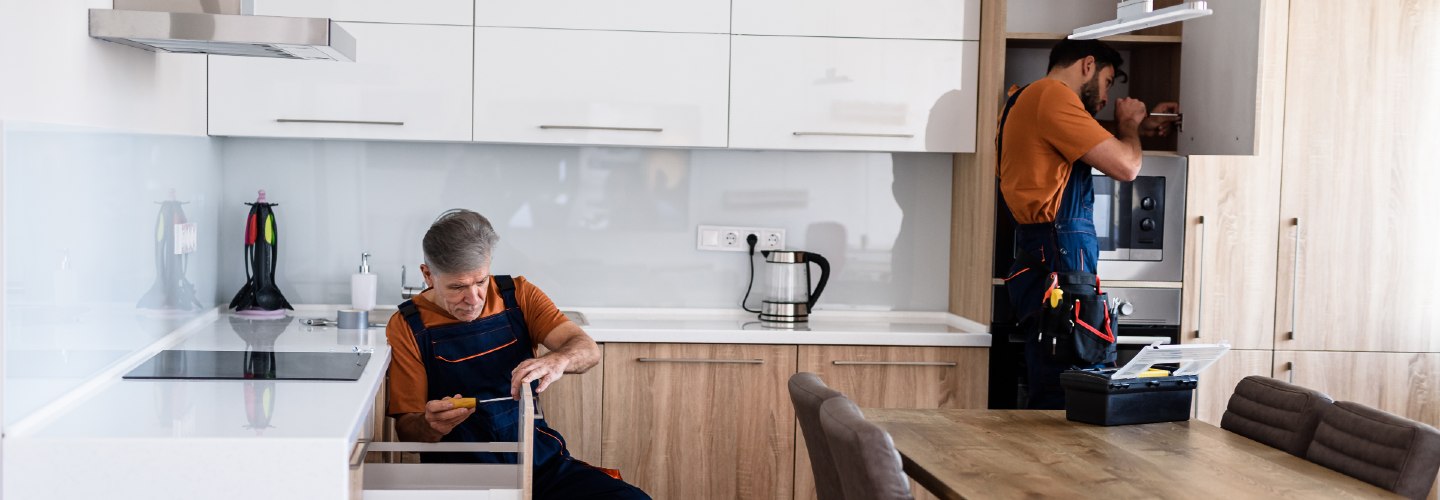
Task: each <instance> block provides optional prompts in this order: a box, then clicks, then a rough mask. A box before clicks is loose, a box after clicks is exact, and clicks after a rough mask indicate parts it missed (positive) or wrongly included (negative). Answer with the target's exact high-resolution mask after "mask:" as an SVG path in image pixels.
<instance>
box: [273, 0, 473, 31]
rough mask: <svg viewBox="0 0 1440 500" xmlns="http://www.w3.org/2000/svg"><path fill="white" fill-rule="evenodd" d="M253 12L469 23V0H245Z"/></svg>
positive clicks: (340, 18) (367, 20)
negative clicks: (248, 2)
mask: <svg viewBox="0 0 1440 500" xmlns="http://www.w3.org/2000/svg"><path fill="white" fill-rule="evenodd" d="M249 1H252V2H254V5H255V11H254V12H255V15H259V16H295V17H328V18H331V19H334V20H336V21H357V22H372V23H398V24H450V25H457V26H470V24H471V22H472V21H474V20H475V11H474V9H475V4H474V1H473V0H406V1H404V2H398V1H395V0H249Z"/></svg>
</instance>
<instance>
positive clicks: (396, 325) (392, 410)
mask: <svg viewBox="0 0 1440 500" xmlns="http://www.w3.org/2000/svg"><path fill="white" fill-rule="evenodd" d="M385 341H386V342H388V343H389V344H390V370H389V372H388V373H387V374H386V376H387V377H389V382H388V383H387V387H388V388H389V394H388V400H389V402H388V403H387V405H386V408H385V413H387V414H389V415H391V416H395V415H399V414H401V413H424V412H425V402H426V401H427V399H426V398H427V397H428V394H429V392H428V390H427V387H428V385H427V384H428V381H427V380H426V379H425V363H424V362H423V361H421V360H420V349H419V348H418V347H416V345H415V335H414V334H413V333H411V331H410V325H409V324H408V323H406V322H405V318H404V317H403V316H401V315H400V313H398V312H397V313H395V314H392V315H390V322H389V323H387V324H386V325H385Z"/></svg>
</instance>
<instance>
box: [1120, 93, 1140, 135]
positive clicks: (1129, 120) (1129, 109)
mask: <svg viewBox="0 0 1440 500" xmlns="http://www.w3.org/2000/svg"><path fill="white" fill-rule="evenodd" d="M1146 114H1147V113H1146V112H1145V103H1143V102H1140V100H1139V99H1132V98H1129V97H1125V98H1122V99H1120V100H1119V101H1116V102H1115V128H1116V131H1117V132H1119V133H1118V134H1116V135H1118V136H1120V137H1121V138H1122V139H1123V138H1124V137H1125V136H1131V137H1133V136H1135V135H1137V134H1138V133H1139V128H1140V122H1142V121H1144V120H1145V116H1146Z"/></svg>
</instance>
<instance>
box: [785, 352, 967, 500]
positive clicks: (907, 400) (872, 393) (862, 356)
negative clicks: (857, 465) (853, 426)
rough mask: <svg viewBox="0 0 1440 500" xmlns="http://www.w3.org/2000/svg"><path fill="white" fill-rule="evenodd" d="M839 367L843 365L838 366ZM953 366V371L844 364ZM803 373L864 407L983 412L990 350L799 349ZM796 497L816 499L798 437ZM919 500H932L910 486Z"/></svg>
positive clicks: (806, 453)
mask: <svg viewBox="0 0 1440 500" xmlns="http://www.w3.org/2000/svg"><path fill="white" fill-rule="evenodd" d="M837 362H839V363H841V364H836V363H837ZM895 362H899V363H936V364H945V363H953V364H954V366H934V365H931V366H925V365H914V364H909V365H886V364H873V365H856V364H845V363H895ZM799 371H802V372H811V373H815V374H817V375H819V376H820V380H823V381H825V384H826V385H829V386H830V387H831V388H833V389H835V390H837V391H840V392H841V393H844V394H845V396H846V397H848V398H850V400H852V401H854V402H855V404H856V405H858V406H860V407H861V408H914V409H926V408H984V407H985V405H986V401H987V395H986V391H987V389H988V387H989V386H988V379H989V376H990V371H989V349H985V348H975V347H969V348H961V347H868V346H815V345H804V346H800V363H799ZM795 436H796V437H795V440H796V443H797V444H796V446H795V498H796V500H813V499H814V498H816V496H815V475H814V473H813V472H812V469H811V464H810V453H809V451H807V450H806V448H805V437H804V436H803V435H801V433H800V430H799V428H798V427H797V428H796V432H795ZM910 489H911V491H913V492H915V493H916V498H917V499H925V498H933V497H931V496H929V495H928V494H927V493H926V492H925V491H924V490H923V489H921V488H919V487H918V486H916V485H914V484H912V485H911V488H910Z"/></svg>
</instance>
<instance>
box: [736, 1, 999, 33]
mask: <svg viewBox="0 0 1440 500" xmlns="http://www.w3.org/2000/svg"><path fill="white" fill-rule="evenodd" d="M733 10H734V28H735V30H734V31H733V33H735V34H741V35H796V36H838V37H861V38H925V39H937V40H979V39H980V0H890V1H886V2H876V1H874V0H734V9H733Z"/></svg>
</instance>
